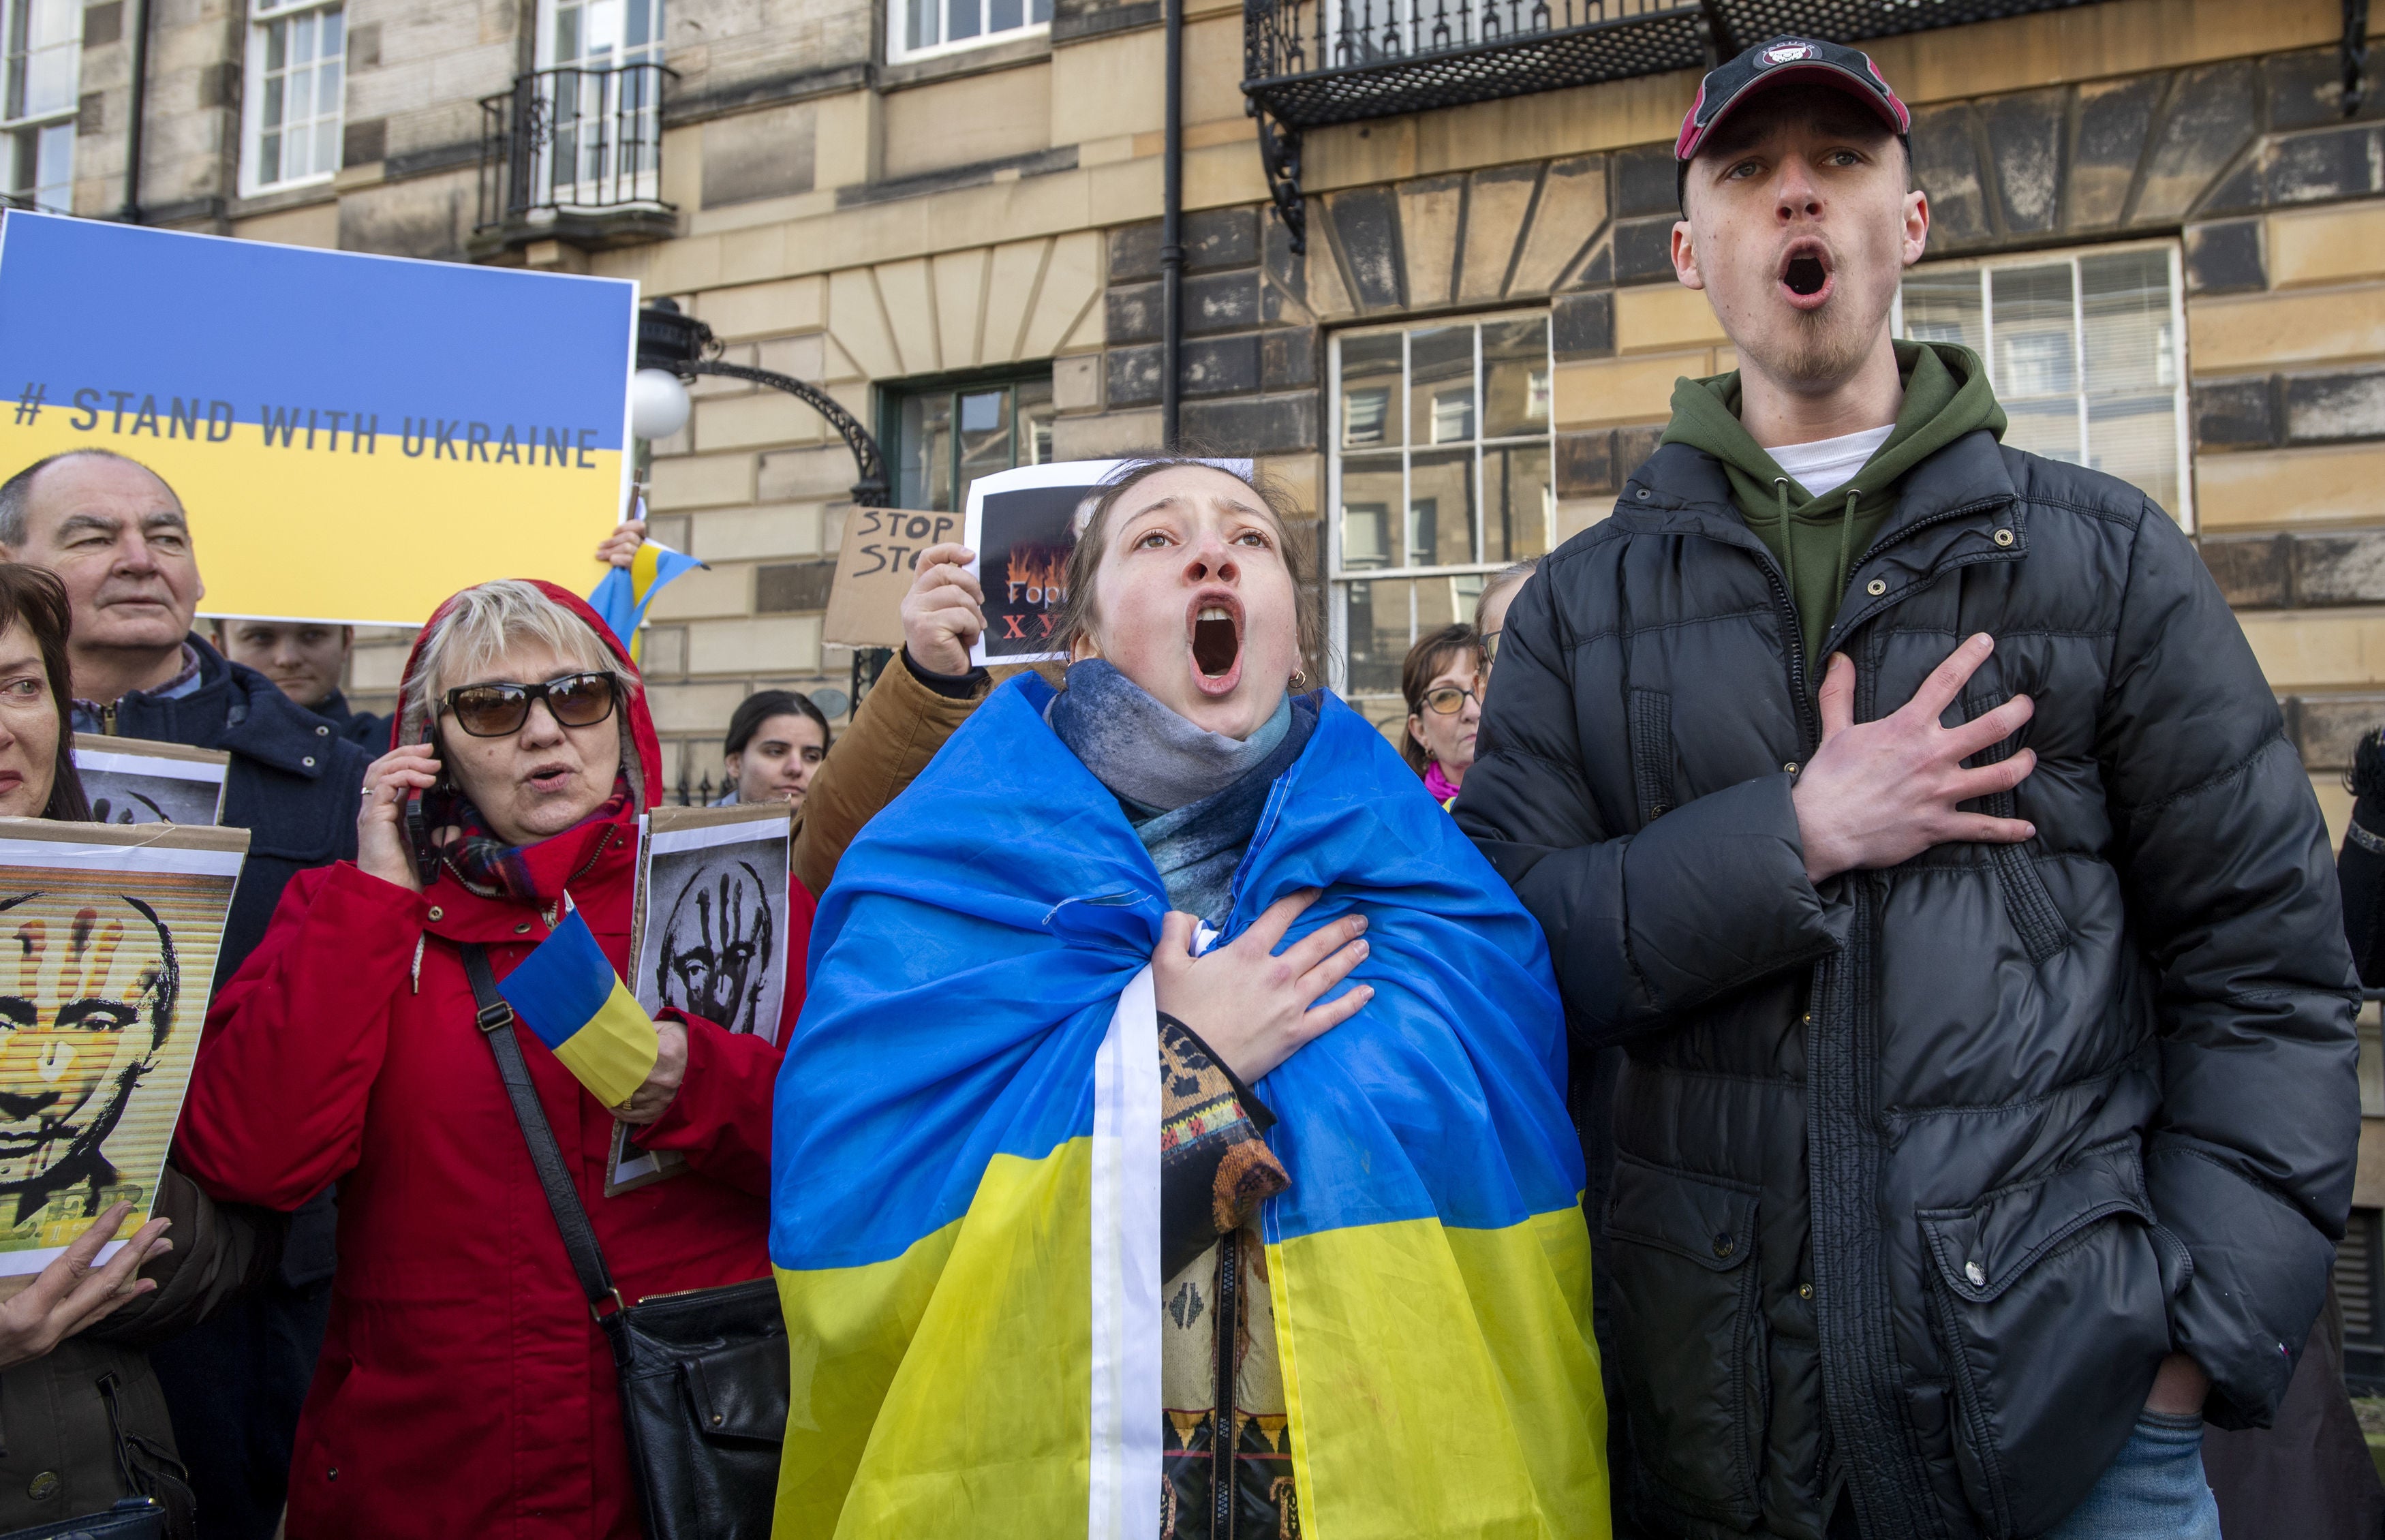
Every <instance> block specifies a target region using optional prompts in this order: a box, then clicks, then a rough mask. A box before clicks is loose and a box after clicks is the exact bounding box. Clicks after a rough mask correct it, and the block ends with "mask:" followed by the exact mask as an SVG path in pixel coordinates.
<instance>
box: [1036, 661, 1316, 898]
mask: <svg viewBox="0 0 2385 1540" xmlns="http://www.w3.org/2000/svg"><path fill="white" fill-rule="evenodd" d="M1043 720H1045V721H1046V722H1049V723H1050V724H1051V727H1052V731H1053V732H1055V733H1056V734H1058V736H1059V739H1060V741H1061V742H1062V743H1064V744H1066V745H1068V748H1069V750H1070V751H1071V752H1072V753H1074V754H1075V755H1076V756H1077V757H1078V758H1080V759H1081V760H1083V761H1084V764H1085V768H1086V769H1087V770H1091V771H1093V778H1094V779H1095V780H1097V781H1099V782H1100V783H1102V784H1103V785H1105V786H1106V787H1108V788H1109V790H1110V793H1111V795H1114V796H1116V797H1117V798H1118V802H1119V804H1120V806H1121V807H1123V808H1124V809H1125V811H1126V815H1127V820H1128V821H1129V822H1130V823H1132V824H1133V825H1134V826H1135V834H1136V836H1137V837H1138V838H1139V839H1141V840H1142V841H1143V848H1144V849H1145V850H1148V851H1149V852H1150V853H1151V858H1152V862H1153V864H1154V865H1155V866H1157V867H1158V869H1159V876H1160V881H1161V882H1162V883H1165V884H1166V885H1167V888H1168V903H1170V904H1171V905H1173V906H1175V907H1176V908H1180V909H1182V910H1184V911H1185V912H1187V913H1189V914H1193V915H1198V916H1199V917H1200V918H1201V919H1203V920H1206V921H1207V922H1208V923H1210V924H1211V925H1215V926H1223V925H1224V923H1225V921H1226V919H1227V917H1228V915H1229V914H1230V911H1231V909H1232V908H1233V880H1234V872H1235V870H1237V869H1238V868H1239V867H1240V866H1241V865H1242V852H1243V851H1244V850H1245V849H1247V848H1248V847H1249V845H1250V843H1251V835H1252V833H1254V832H1255V831H1256V829H1257V828H1258V820H1259V815H1260V814H1261V813H1262V812H1264V811H1266V809H1267V792H1268V790H1269V789H1270V788H1271V787H1272V786H1273V784H1274V783H1275V780H1276V778H1277V777H1278V776H1280V775H1281V774H1282V773H1283V772H1284V771H1285V770H1289V769H1291V768H1292V761H1293V760H1295V759H1297V758H1299V757H1300V751H1301V750H1302V749H1303V748H1305V747H1306V746H1307V744H1308V737H1309V734H1310V733H1311V732H1314V731H1315V729H1316V726H1317V705H1316V702H1315V701H1313V700H1311V699H1308V698H1306V697H1303V698H1301V699H1299V700H1294V699H1292V698H1291V697H1289V696H1287V697H1286V698H1285V699H1284V700H1283V701H1282V702H1281V703H1280V705H1278V706H1277V707H1276V709H1275V714H1274V715H1273V716H1271V717H1269V718H1268V719H1267V721H1266V722H1265V723H1263V724H1262V725H1261V726H1260V728H1259V730H1258V731H1257V732H1254V733H1252V734H1251V735H1250V736H1249V737H1248V738H1245V739H1240V740H1237V739H1233V738H1229V737H1227V736H1225V735H1224V734H1223V733H1218V732H1209V731H1208V730H1207V729H1205V728H1200V727H1195V726H1194V725H1193V723H1191V722H1189V721H1187V720H1184V719H1183V718H1182V717H1180V716H1178V715H1177V714H1176V713H1175V712H1174V711H1173V710H1171V709H1169V708H1168V707H1166V706H1163V705H1161V704H1160V703H1159V702H1158V701H1157V700H1155V699H1154V698H1153V697H1152V696H1151V695H1150V694H1149V693H1147V692H1146V691H1144V690H1143V688H1142V686H1140V685H1138V684H1136V683H1135V682H1133V681H1132V680H1130V679H1128V678H1127V677H1126V675H1124V674H1122V673H1120V672H1118V670H1117V669H1115V668H1113V667H1111V666H1110V665H1109V664H1108V663H1105V662H1104V661H1102V660H1101V659H1100V658H1088V659H1086V660H1085V661H1083V662H1081V663H1076V664H1072V665H1070V667H1069V669H1068V688H1067V689H1065V690H1063V691H1061V692H1060V693H1059V694H1058V695H1055V696H1054V697H1053V698H1052V704H1051V705H1050V706H1048V707H1045V708H1044V712H1043Z"/></svg>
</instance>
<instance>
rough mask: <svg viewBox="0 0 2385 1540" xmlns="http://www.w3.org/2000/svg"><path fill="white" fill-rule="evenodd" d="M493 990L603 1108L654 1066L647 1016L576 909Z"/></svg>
mask: <svg viewBox="0 0 2385 1540" xmlns="http://www.w3.org/2000/svg"><path fill="white" fill-rule="evenodd" d="M497 993H498V994H500V995H504V996H505V997H506V1004H507V1005H509V1006H511V1007H513V1008H514V1014H515V1015H517V1016H518V1017H520V1018H521V1019H522V1020H523V1021H524V1022H525V1023H527V1024H528V1025H529V1027H530V1030H531V1031H532V1032H534V1033H537V1034H538V1040H539V1041H540V1042H542V1043H543V1044H545V1045H547V1047H548V1048H549V1049H551V1050H553V1052H554V1054H555V1057H556V1058H559V1059H561V1060H562V1061H563V1067H564V1068H565V1069H567V1070H570V1071H571V1072H572V1074H574V1075H575V1076H577V1077H579V1080H580V1083H581V1084H582V1085H584V1086H586V1087H588V1089H589V1091H590V1093H591V1094H593V1096H595V1098H596V1099H597V1100H598V1101H600V1102H602V1103H604V1104H605V1105H606V1107H618V1106H620V1105H621V1104H622V1103H623V1102H625V1101H628V1100H629V1099H630V1097H631V1096H632V1095H633V1094H634V1093H635V1092H636V1091H637V1089H638V1087H639V1086H641V1085H643V1084H644V1083H646V1077H647V1076H648V1075H650V1074H652V1073H654V1070H655V1058H656V1055H657V1054H659V1053H660V1052H661V1041H660V1039H659V1038H658V1036H657V1035H656V1032H655V1023H654V1019H653V1018H652V1017H650V1016H648V1015H647V1014H646V1011H645V1008H644V1007H643V1006H641V1005H640V1004H638V1000H637V996H635V995H631V993H630V986H629V985H628V984H625V983H622V982H621V980H620V976H619V975H618V974H617V973H615V972H614V971H613V965H612V964H611V963H609V962H607V961H606V960H605V950H604V948H603V947H601V946H599V945H596V938H595V936H593V935H592V934H591V933H589V930H588V922H587V921H586V920H582V919H581V918H580V916H579V914H578V912H577V911H574V912H573V913H570V914H568V915H565V916H564V917H563V923H562V924H560V925H557V926H556V928H555V933H554V934H553V935H550V936H548V937H547V938H546V939H545V940H544V941H542V942H540V943H539V944H538V947H537V949H536V950H534V951H532V952H531V955H530V956H529V957H527V958H523V959H522V961H521V966H520V967H518V968H516V969H515V970H513V971H512V972H510V973H508V974H506V976H505V979H504V980H503V982H501V983H499V984H498V985H497Z"/></svg>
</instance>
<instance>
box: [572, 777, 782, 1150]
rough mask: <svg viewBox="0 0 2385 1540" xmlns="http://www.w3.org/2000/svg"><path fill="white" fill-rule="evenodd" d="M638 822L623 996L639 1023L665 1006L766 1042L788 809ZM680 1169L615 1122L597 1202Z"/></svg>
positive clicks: (665, 812)
mask: <svg viewBox="0 0 2385 1540" xmlns="http://www.w3.org/2000/svg"><path fill="white" fill-rule="evenodd" d="M638 821H639V825H640V831H639V839H638V874H637V887H636V891H635V894H634V895H633V897H632V898H631V910H630V912H631V930H630V975H631V976H630V978H629V979H628V981H627V982H628V983H629V985H630V992H631V994H632V995H636V996H637V998H638V1004H640V1005H642V1006H643V1007H644V1008H646V1014H648V1015H649V1016H652V1015H656V1014H657V1013H659V1012H660V1011H661V1010H662V1009H663V1008H665V1007H666V1006H675V1007H677V1008H679V1009H681V1010H683V1011H685V1012H687V1013H688V1014H689V1015H690V1016H700V1017H702V1018H704V1019H705V1020H707V1021H710V1022H712V1023H714V1024H715V1025H717V1026H721V1027H726V1028H727V1029H729V1030H730V1032H733V1033H752V1034H753V1035H755V1036H756V1037H759V1038H760V1039H762V1041H764V1042H765V1043H776V1042H777V1041H778V1040H779V1013H780V1008H782V1006H783V1004H784V1002H785V1000H786V995H787V940H788V937H787V926H788V924H789V923H790V920H789V917H788V914H787V887H788V883H790V882H791V881H792V871H793V856H794V805H793V803H787V802H759V803H732V804H730V806H729V807H726V808H655V809H653V810H652V811H650V812H648V813H647V814H646V815H645V816H644V817H643V818H642V819H640V820H638ZM684 1164H685V1161H684V1159H683V1158H681V1156H680V1155H679V1154H678V1153H677V1152H676V1151H673V1150H652V1151H649V1150H642V1149H640V1148H638V1147H637V1146H635V1145H633V1144H631V1142H630V1139H629V1133H628V1128H627V1125H625V1124H619V1123H617V1124H615V1125H614V1129H613V1158H612V1160H611V1162H610V1164H609V1166H608V1168H607V1170H606V1175H605V1196H607V1197H611V1196H615V1195H617V1194H620V1193H625V1192H630V1191H631V1190H633V1189H635V1188H639V1187H643V1186H646V1185H647V1184H649V1183H656V1182H660V1181H662V1180H663V1179H664V1178H665V1177H668V1176H672V1175H675V1174H676V1173H677V1172H678V1171H679V1170H680V1168H681V1166H683V1165H684Z"/></svg>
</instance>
